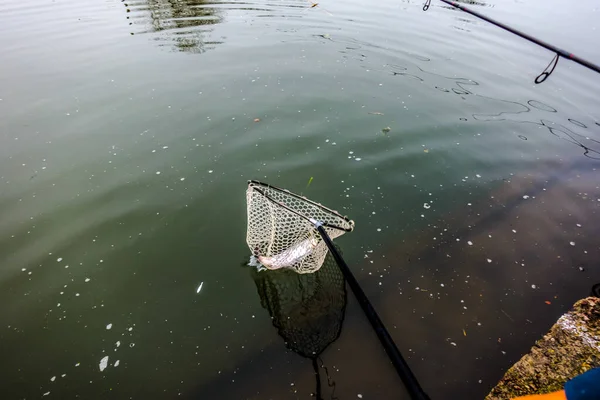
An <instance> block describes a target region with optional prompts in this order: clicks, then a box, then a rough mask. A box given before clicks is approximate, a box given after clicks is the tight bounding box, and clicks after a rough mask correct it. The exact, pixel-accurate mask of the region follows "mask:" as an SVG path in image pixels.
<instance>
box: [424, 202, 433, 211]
mask: <svg viewBox="0 0 600 400" xmlns="http://www.w3.org/2000/svg"><path fill="white" fill-rule="evenodd" d="M423 208H424V209H426V210H429V209H430V208H431V206H430V205H429V203H423Z"/></svg>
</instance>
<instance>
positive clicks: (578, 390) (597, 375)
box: [565, 368, 600, 400]
mask: <svg viewBox="0 0 600 400" xmlns="http://www.w3.org/2000/svg"><path fill="white" fill-rule="evenodd" d="M565 394H566V396H567V400H598V399H600V368H594V369H591V370H589V371H588V372H586V373H584V374H581V375H579V376H576V377H575V378H573V379H571V380H570V381H569V382H567V383H566V384H565Z"/></svg>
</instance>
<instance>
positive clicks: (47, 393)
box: [42, 392, 50, 396]
mask: <svg viewBox="0 0 600 400" xmlns="http://www.w3.org/2000/svg"><path fill="white" fill-rule="evenodd" d="M49 394H50V392H46V393H44V394H43V395H42V396H48V395H49Z"/></svg>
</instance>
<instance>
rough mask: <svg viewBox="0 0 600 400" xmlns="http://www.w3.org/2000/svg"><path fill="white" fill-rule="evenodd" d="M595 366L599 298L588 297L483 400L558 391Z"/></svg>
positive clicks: (599, 361) (599, 356)
mask: <svg viewBox="0 0 600 400" xmlns="http://www.w3.org/2000/svg"><path fill="white" fill-rule="evenodd" d="M595 367H600V298H597V297H588V298H585V299H582V300H579V301H578V302H577V303H575V305H574V306H573V308H572V309H571V311H569V312H568V313H566V314H565V315H563V316H562V317H560V318H559V319H558V321H557V322H556V323H555V324H554V325H553V326H552V328H551V329H550V331H549V332H548V333H547V334H546V335H544V337H543V338H542V339H540V340H538V341H537V342H536V343H535V345H534V346H533V347H532V348H531V350H530V351H529V354H526V355H525V356H523V358H521V359H520V360H519V361H517V362H516V363H515V364H514V365H513V366H512V367H511V368H510V369H509V370H508V371H507V372H506V374H505V375H504V377H503V378H502V379H501V380H500V382H499V383H498V384H497V385H496V387H494V388H493V389H492V391H491V392H490V393H489V394H488V395H487V397H486V398H485V399H486V400H500V399H502V400H504V399H510V398H513V397H518V396H525V395H529V394H542V393H550V392H553V391H556V390H561V389H562V388H563V385H564V384H565V382H567V381H568V380H569V379H571V378H573V377H575V376H577V375H579V374H582V373H584V372H586V371H588V370H589V369H592V368H595Z"/></svg>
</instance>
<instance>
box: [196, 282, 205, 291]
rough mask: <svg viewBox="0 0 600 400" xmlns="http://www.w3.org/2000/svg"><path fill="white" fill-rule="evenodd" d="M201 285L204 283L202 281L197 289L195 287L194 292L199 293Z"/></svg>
mask: <svg viewBox="0 0 600 400" xmlns="http://www.w3.org/2000/svg"><path fill="white" fill-rule="evenodd" d="M202 285H204V282H200V285H199V286H198V289H196V293H200V291H201V290H202Z"/></svg>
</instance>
